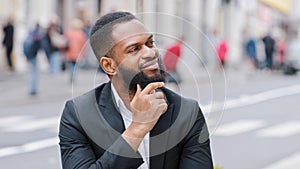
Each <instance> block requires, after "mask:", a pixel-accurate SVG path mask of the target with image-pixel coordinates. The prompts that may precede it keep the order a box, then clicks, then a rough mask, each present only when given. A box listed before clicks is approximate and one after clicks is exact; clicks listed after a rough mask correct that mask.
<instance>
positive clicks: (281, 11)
mask: <svg viewBox="0 0 300 169" xmlns="http://www.w3.org/2000/svg"><path fill="white" fill-rule="evenodd" d="M1 3H2V5H1V6H0V22H1V23H3V22H4V21H5V19H6V18H8V17H11V18H13V20H14V23H15V26H16V36H15V42H16V48H15V55H16V58H17V59H16V60H17V61H16V62H17V63H16V65H17V67H18V68H17V69H19V70H24V67H25V66H24V63H25V62H24V57H22V47H21V46H22V42H23V39H24V37H25V35H26V33H27V32H28V30H29V29H31V28H32V27H33V25H34V24H35V23H40V24H41V26H43V27H46V26H47V24H48V23H49V20H50V19H52V18H53V17H54V18H57V19H58V20H59V21H60V23H61V25H62V27H63V28H64V29H67V28H68V27H69V25H70V22H71V20H72V18H80V19H82V20H85V19H87V20H90V21H91V22H93V21H94V20H95V19H96V18H98V17H99V16H100V15H103V14H105V13H107V12H109V11H115V10H126V11H131V12H134V13H144V14H143V15H139V17H140V18H141V19H142V20H143V21H144V22H145V24H146V25H147V27H148V28H149V29H150V31H156V32H160V33H161V34H163V35H167V36H169V38H163V36H162V35H161V40H160V41H158V43H159V45H161V47H162V48H163V47H165V46H164V45H166V44H168V43H169V41H170V39H176V38H179V37H180V38H182V37H183V38H185V40H186V41H188V43H189V45H190V47H191V48H192V49H195V51H196V52H197V53H198V54H199V55H200V56H201V57H207V56H204V55H203V53H202V51H203V50H204V49H203V47H204V45H203V43H204V40H205V38H206V35H207V34H208V33H209V32H211V31H212V30H217V31H218V32H219V33H220V36H222V37H224V38H226V39H227V40H228V42H229V55H228V62H229V65H233V66H234V65H239V63H240V61H241V60H242V57H243V56H242V55H243V54H242V53H243V51H242V48H241V45H242V42H243V38H244V37H243V36H244V33H245V29H250V30H253V31H254V32H255V34H256V35H257V36H261V35H262V34H264V33H266V32H267V31H269V30H270V29H271V28H272V30H275V32H284V31H286V30H284V28H287V27H289V25H295V23H297V22H298V21H299V18H300V12H299V10H298V9H299V8H297V7H300V1H298V0H202V1H199V0H164V1H159V0H152V1H149V0H121V1H120V0H2V1H1ZM170 18H171V19H170ZM291 23H293V24H291ZM293 27H296V26H293ZM273 28H275V29H273ZM277 30H280V31H277ZM287 32H288V31H287ZM281 34H282V33H281ZM0 37H1V34H0ZM1 51H2V50H1ZM0 57H1V58H0V59H1V60H2V57H3V54H1V55H0ZM22 63H23V65H22ZM1 64H2V63H1ZM1 64H0V67H1V66H2V65H1Z"/></svg>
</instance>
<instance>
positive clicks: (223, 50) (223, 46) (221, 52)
mask: <svg viewBox="0 0 300 169" xmlns="http://www.w3.org/2000/svg"><path fill="white" fill-rule="evenodd" d="M227 51H228V43H227V40H226V39H225V38H223V39H222V40H221V41H220V43H219V44H218V47H217V53H218V57H219V59H220V62H221V66H222V68H224V67H225V62H226V56H227Z"/></svg>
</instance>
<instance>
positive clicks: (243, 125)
mask: <svg viewBox="0 0 300 169" xmlns="http://www.w3.org/2000/svg"><path fill="white" fill-rule="evenodd" d="M264 125H266V123H265V121H263V120H238V121H235V122H233V123H229V124H225V125H222V126H220V127H219V128H218V129H217V130H216V132H215V134H216V135H219V136H233V135H237V134H242V133H246V132H249V131H252V130H255V129H257V128H260V127H263V126H264Z"/></svg>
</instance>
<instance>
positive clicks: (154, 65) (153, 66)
mask: <svg viewBox="0 0 300 169" xmlns="http://www.w3.org/2000/svg"><path fill="white" fill-rule="evenodd" d="M156 69H159V65H158V60H157V59H154V60H152V61H149V62H146V63H144V64H142V66H141V70H156Z"/></svg>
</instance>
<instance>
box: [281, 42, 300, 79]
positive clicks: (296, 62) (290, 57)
mask: <svg viewBox="0 0 300 169" xmlns="http://www.w3.org/2000/svg"><path fill="white" fill-rule="evenodd" d="M298 70H300V40H299V39H298V38H297V39H294V40H292V41H291V42H290V44H289V46H288V50H287V56H286V58H285V61H284V66H283V72H284V74H288V75H292V74H296V73H297V71H298Z"/></svg>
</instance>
